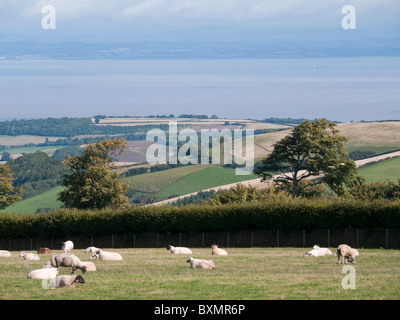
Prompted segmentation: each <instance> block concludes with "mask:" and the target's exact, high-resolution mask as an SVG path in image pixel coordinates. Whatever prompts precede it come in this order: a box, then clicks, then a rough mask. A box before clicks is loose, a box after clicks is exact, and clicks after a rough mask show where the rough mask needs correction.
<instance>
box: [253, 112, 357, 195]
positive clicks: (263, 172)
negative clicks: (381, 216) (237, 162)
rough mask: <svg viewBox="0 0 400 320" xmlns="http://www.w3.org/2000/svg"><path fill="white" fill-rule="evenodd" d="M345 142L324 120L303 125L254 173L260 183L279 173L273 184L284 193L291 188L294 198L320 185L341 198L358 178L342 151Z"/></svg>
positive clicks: (353, 164)
mask: <svg viewBox="0 0 400 320" xmlns="http://www.w3.org/2000/svg"><path fill="white" fill-rule="evenodd" d="M345 142H347V138H346V137H344V136H341V135H340V134H339V130H338V129H337V128H336V124H335V123H333V122H330V121H327V120H326V119H318V120H314V121H309V120H306V121H303V122H302V123H301V124H299V125H298V126H296V127H294V128H293V130H292V132H291V133H290V134H289V135H287V136H286V137H284V138H283V139H281V140H280V141H278V142H276V143H275V144H274V150H273V151H272V153H271V154H269V155H268V156H267V157H266V158H265V159H263V160H262V163H261V165H260V166H258V167H256V168H255V169H254V173H255V174H257V175H259V176H260V177H261V178H262V180H263V181H264V180H270V179H272V174H271V172H276V173H282V174H281V175H278V176H277V177H275V178H274V181H275V183H276V184H277V185H281V186H282V187H283V188H284V189H286V190H287V189H288V186H290V190H291V194H292V196H293V197H297V196H298V195H299V193H300V192H301V191H302V190H304V189H305V188H309V187H311V186H316V185H317V184H321V183H325V184H326V185H328V186H329V187H330V188H331V189H332V190H333V191H334V192H335V193H336V194H338V195H343V194H344V193H345V189H344V186H346V185H350V184H351V183H352V181H353V180H354V179H355V178H356V177H357V170H356V165H355V162H354V161H353V160H350V159H349V157H348V155H347V153H346V152H345V151H344V143H345Z"/></svg>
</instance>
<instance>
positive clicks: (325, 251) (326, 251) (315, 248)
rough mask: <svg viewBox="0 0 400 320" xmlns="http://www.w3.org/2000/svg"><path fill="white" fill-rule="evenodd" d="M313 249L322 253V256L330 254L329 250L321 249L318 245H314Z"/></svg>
mask: <svg viewBox="0 0 400 320" xmlns="http://www.w3.org/2000/svg"><path fill="white" fill-rule="evenodd" d="M313 249H314V250H320V251H322V252H323V253H324V255H326V254H332V251H331V250H329V249H328V248H321V247H320V246H319V245H314V247H313Z"/></svg>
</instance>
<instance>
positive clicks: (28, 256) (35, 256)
mask: <svg viewBox="0 0 400 320" xmlns="http://www.w3.org/2000/svg"><path fill="white" fill-rule="evenodd" d="M19 256H20V257H23V258H24V260H40V256H39V255H38V254H36V253H29V252H25V251H22V252H21V253H20V254H19Z"/></svg>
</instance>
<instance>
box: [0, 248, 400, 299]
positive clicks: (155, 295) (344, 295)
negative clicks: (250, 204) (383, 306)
mask: <svg viewBox="0 0 400 320" xmlns="http://www.w3.org/2000/svg"><path fill="white" fill-rule="evenodd" d="M225 249H226V250H227V251H228V253H229V255H228V256H225V257H216V256H212V255H211V248H192V251H193V254H192V256H193V257H194V258H199V259H208V260H209V259H212V260H213V261H214V263H215V266H216V267H215V269H211V270H206V269H192V268H189V264H188V263H186V259H187V256H186V255H171V254H170V253H169V252H168V251H167V250H166V249H165V248H164V247H163V248H153V249H140V248H137V249H105V250H109V251H117V252H119V253H120V254H121V255H122V257H123V261H99V260H90V261H93V262H94V263H95V265H96V268H97V271H95V272H87V273H86V274H84V275H83V277H84V279H85V281H86V282H85V283H84V284H78V285H77V286H76V287H75V288H60V289H48V286H46V284H48V282H47V281H45V282H44V284H45V286H44V287H45V288H43V287H42V280H34V279H27V278H26V275H27V273H28V272H29V271H30V270H33V269H39V268H42V266H43V265H44V264H45V262H46V261H47V260H48V259H49V257H50V255H42V256H41V261H26V260H23V259H22V258H20V257H18V255H19V251H18V252H16V251H14V252H12V257H9V258H0V274H1V275H2V276H1V281H2V285H1V286H0V299H7V300H178V299H181V300H192V299H196V300H293V299H296V300H398V299H400V281H399V280H400V267H399V263H398V262H399V260H400V250H385V249H360V250H359V251H360V256H358V257H357V264H355V265H352V264H351V266H353V267H354V269H353V272H355V283H354V284H355V289H344V288H343V286H342V281H343V279H344V277H346V276H347V273H346V272H344V273H342V269H343V265H338V264H337V259H336V257H335V256H334V255H330V256H324V257H303V253H304V252H305V251H308V249H305V248H225ZM331 250H332V251H333V252H334V250H335V249H334V248H331ZM60 252H61V251H60V250H55V251H54V252H53V254H54V253H56V254H58V253H60ZM73 253H74V254H75V255H77V256H78V257H79V258H80V259H81V260H82V261H89V254H85V253H83V250H82V249H79V250H78V249H74V252H73ZM75 273H76V274H81V271H79V270H77V271H76V272H75ZM63 274H68V269H67V268H60V272H59V275H63ZM46 288H47V289H46Z"/></svg>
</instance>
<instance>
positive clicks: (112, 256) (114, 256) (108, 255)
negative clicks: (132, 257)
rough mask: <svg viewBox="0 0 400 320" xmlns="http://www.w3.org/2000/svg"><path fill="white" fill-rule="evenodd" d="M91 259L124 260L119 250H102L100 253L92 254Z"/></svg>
mask: <svg viewBox="0 0 400 320" xmlns="http://www.w3.org/2000/svg"><path fill="white" fill-rule="evenodd" d="M90 259H100V260H113V261H120V260H122V256H121V255H120V254H119V253H117V252H110V251H104V250H100V252H99V253H98V254H94V255H92V256H91V257H90Z"/></svg>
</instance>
